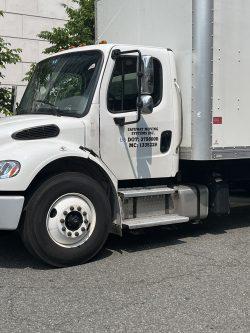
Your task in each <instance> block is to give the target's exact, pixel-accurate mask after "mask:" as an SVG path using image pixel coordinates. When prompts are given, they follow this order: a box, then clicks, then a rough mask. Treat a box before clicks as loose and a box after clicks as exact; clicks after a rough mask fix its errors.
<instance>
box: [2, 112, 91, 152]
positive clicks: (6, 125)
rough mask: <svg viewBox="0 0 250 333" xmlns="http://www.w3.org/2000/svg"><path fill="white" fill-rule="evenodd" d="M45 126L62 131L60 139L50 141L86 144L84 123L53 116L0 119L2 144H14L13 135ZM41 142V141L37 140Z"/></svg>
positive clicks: (78, 120)
mask: <svg viewBox="0 0 250 333" xmlns="http://www.w3.org/2000/svg"><path fill="white" fill-rule="evenodd" d="M44 125H57V126H58V127H59V129H60V134H59V136H58V138H53V139H50V140H55V139H59V140H66V141H70V142H75V141H76V142H77V143H79V144H84V132H85V131H84V127H85V126H84V122H83V121H82V119H79V118H73V117H57V116H53V115H20V116H12V117H6V118H0V143H1V146H3V145H4V144H7V143H10V142H13V141H14V139H13V138H12V134H14V133H15V132H18V131H21V130H24V129H28V128H32V127H37V126H44ZM36 141H39V140H36ZM24 142H25V141H24Z"/></svg>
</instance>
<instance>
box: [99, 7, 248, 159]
mask: <svg viewBox="0 0 250 333" xmlns="http://www.w3.org/2000/svg"><path fill="white" fill-rule="evenodd" d="M249 32H250V1H248V0H193V1H192V0H157V1H155V0H126V1H124V0H98V1H96V42H99V41H100V40H103V39H105V40H107V41H108V42H110V43H119V44H120V43H126V44H137V45H138V44H140V45H147V46H160V47H165V48H171V49H172V50H173V51H174V53H175V56H176V66H177V71H178V80H179V83H180V86H181V89H182V93H183V113H184V135H183V141H182V146H181V158H182V159H187V160H201V161H202V160H219V159H240V158H250V106H249V96H250V43H249ZM166 117H167V115H166Z"/></svg>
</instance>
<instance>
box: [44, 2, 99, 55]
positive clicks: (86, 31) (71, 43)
mask: <svg viewBox="0 0 250 333" xmlns="http://www.w3.org/2000/svg"><path fill="white" fill-rule="evenodd" d="M71 1H72V3H74V4H75V5H76V6H74V8H72V7H71V6H68V5H65V4H64V5H63V6H64V7H65V11H66V13H67V16H68V21H67V22H66V23H65V25H64V26H63V27H59V28H53V29H52V30H51V31H42V32H41V33H40V34H39V35H38V37H40V38H42V39H44V40H47V41H48V42H49V43H50V44H51V46H50V47H48V48H46V49H45V50H44V53H45V54H49V53H55V52H58V51H60V50H62V49H68V48H70V47H77V46H80V45H90V44H94V41H95V2H94V0H71Z"/></svg>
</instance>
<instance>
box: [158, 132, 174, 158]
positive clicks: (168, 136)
mask: <svg viewBox="0 0 250 333" xmlns="http://www.w3.org/2000/svg"><path fill="white" fill-rule="evenodd" d="M171 142H172V131H164V132H162V133H161V146H160V149H161V153H166V152H168V151H169V148H170V146H171Z"/></svg>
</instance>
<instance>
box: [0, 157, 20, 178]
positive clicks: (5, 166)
mask: <svg viewBox="0 0 250 333" xmlns="http://www.w3.org/2000/svg"><path fill="white" fill-rule="evenodd" d="M20 169H21V164H20V163H19V162H17V161H0V179H6V178H12V177H15V176H16V175H17V174H18V173H19V171H20Z"/></svg>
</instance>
